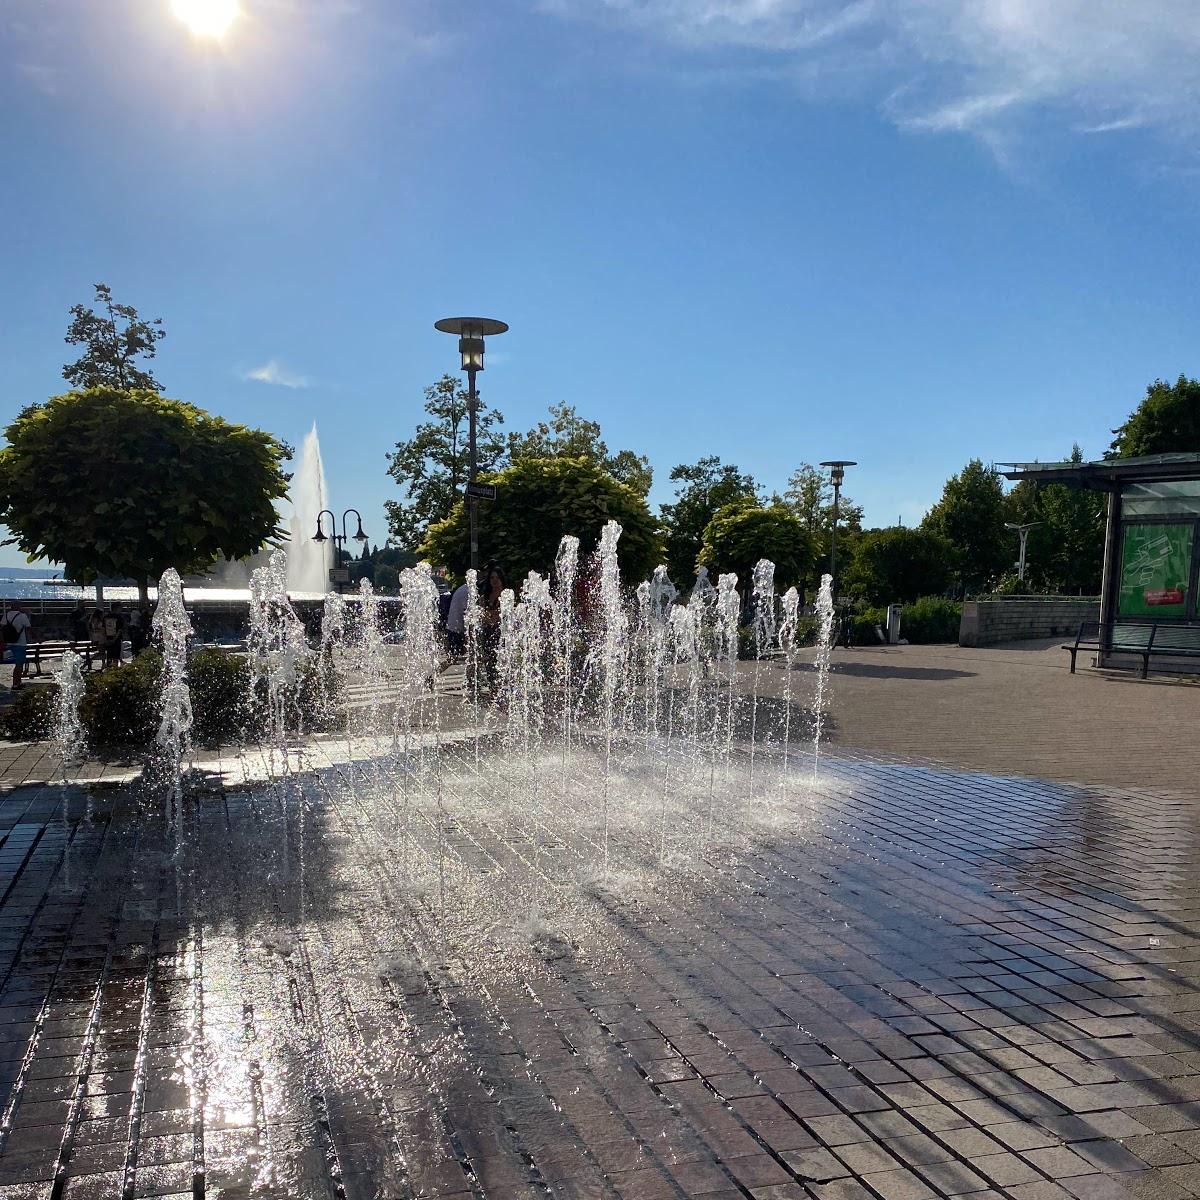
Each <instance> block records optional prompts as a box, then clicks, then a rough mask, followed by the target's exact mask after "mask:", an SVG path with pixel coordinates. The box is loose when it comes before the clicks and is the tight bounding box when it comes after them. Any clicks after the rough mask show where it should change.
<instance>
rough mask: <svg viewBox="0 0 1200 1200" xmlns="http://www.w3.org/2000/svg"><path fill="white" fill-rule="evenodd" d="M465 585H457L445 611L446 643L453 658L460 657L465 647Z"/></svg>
mask: <svg viewBox="0 0 1200 1200" xmlns="http://www.w3.org/2000/svg"><path fill="white" fill-rule="evenodd" d="M466 618H467V585H466V584H465V583H464V584H462V585H461V586H460V587H458V588H457V589H456V590H455V592H454V595H453V596H451V597H450V611H449V612H447V613H446V644H447V645H448V646H449V647H450V653H451V654H452V655H453V656H454V657H455V658H462V656H463V655H464V654H465V653H466V649H467V641H466V634H467V624H466Z"/></svg>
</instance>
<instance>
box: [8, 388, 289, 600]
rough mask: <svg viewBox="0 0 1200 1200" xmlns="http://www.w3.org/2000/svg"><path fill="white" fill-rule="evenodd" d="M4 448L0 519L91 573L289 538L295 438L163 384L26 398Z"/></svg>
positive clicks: (207, 557) (146, 570)
mask: <svg viewBox="0 0 1200 1200" xmlns="http://www.w3.org/2000/svg"><path fill="white" fill-rule="evenodd" d="M5 433H6V436H7V438H8V443H9V444H8V445H7V446H6V447H5V448H4V449H3V450H0V522H3V524H5V525H7V526H8V529H9V531H10V532H11V534H12V535H13V536H12V538H11V540H10V543H9V544H15V545H16V546H17V547H19V549H20V550H21V551H23V552H24V553H25V554H26V555H28V556H29V558H30V559H49V560H50V561H51V562H60V563H62V564H63V565H64V566H65V568H66V572H67V574H68V575H69V576H70V577H71V578H72V579H76V580H78V581H80V582H81V583H86V582H88V581H90V580H93V579H96V578H132V579H136V580H138V581H145V580H147V579H156V578H157V577H158V576H159V575H161V574H162V572H163V571H165V570H166V569H167V567H175V568H176V569H177V570H178V571H180V572H181V573H192V572H201V571H204V570H207V569H208V568H209V567H210V566H211V565H212V563H213V562H214V561H215V560H216V559H217V558H218V557H219V556H220V555H225V556H227V557H229V558H234V559H236V558H245V557H248V556H249V555H251V554H253V553H254V552H255V551H256V550H258V549H259V548H260V547H261V546H262V545H263V543H264V542H267V541H270V540H272V539H274V538H276V537H278V536H279V535H280V533H281V531H280V529H279V528H278V524H277V523H278V515H277V513H276V511H275V503H274V502H275V501H276V500H279V499H282V498H283V497H284V496H285V495H286V494H287V477H286V475H285V474H284V472H283V470H282V466H281V464H282V463H283V461H284V459H285V458H286V457H287V451H286V448H285V447H284V446H283V445H282V444H281V443H280V442H278V441H277V440H276V439H275V438H273V437H272V436H271V435H270V434H268V433H264V432H262V431H261V430H257V429H249V428H247V427H246V426H244V425H233V424H230V423H229V422H226V421H224V420H222V419H221V418H220V417H214V416H211V415H209V414H208V413H206V412H204V411H203V410H202V409H200V408H197V407H195V406H194V405H191V404H185V403H184V402H183V401H180V400H169V399H167V398H165V397H163V396H160V395H159V394H158V393H157V392H155V391H153V390H141V391H121V390H117V389H114V388H90V389H88V390H87V391H81V392H68V393H66V394H65V395H62V396H55V397H53V398H52V399H50V400H48V401H47V402H46V403H44V404H34V405H31V406H30V407H28V408H26V409H25V410H24V411H22V413H21V414H20V415H19V416H18V417H17V418H16V420H15V421H13V422H12V424H11V425H9V426H8V428H7V429H6V430H5Z"/></svg>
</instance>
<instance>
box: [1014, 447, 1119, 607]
mask: <svg viewBox="0 0 1200 1200" xmlns="http://www.w3.org/2000/svg"><path fill="white" fill-rule="evenodd" d="M1071 462H1083V451H1082V450H1080V448H1079V447H1078V446H1077V445H1076V446H1073V447H1072V448H1071ZM1007 503H1008V514H1009V516H1008V519H1009V520H1010V521H1012V522H1013V523H1014V524H1018V525H1023V524H1026V523H1031V522H1034V521H1036V522H1037V525H1035V526H1034V528H1033V529H1031V530H1030V531H1029V543H1028V547H1027V553H1026V581H1027V583H1028V585H1029V586H1030V587H1036V588H1038V589H1039V590H1040V589H1046V590H1049V591H1054V592H1062V593H1065V594H1080V593H1082V594H1085V595H1089V596H1094V595H1097V594H1098V593H1099V591H1100V574H1101V571H1102V569H1103V562H1104V522H1105V506H1104V498H1103V496H1101V495H1098V494H1097V493H1096V492H1091V491H1088V490H1086V489H1083V488H1069V487H1066V486H1065V485H1064V484H1061V483H1046V484H1038V483H1035V482H1034V481H1033V480H1030V479H1023V480H1021V482H1020V483H1018V484H1017V486H1016V487H1015V488H1013V490H1012V491H1011V492H1009V494H1008V501H1007ZM1009 533H1010V536H1011V538H1012V542H1011V546H1012V550H1013V554H1012V558H1013V559H1015V558H1016V555H1017V551H1018V542H1017V534H1016V533H1015V532H1013V531H1012V530H1010V531H1009Z"/></svg>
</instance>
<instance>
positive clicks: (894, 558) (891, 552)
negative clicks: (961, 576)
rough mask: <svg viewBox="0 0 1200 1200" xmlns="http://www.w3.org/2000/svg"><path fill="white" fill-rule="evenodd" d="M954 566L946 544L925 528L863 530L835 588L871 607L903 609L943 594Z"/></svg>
mask: <svg viewBox="0 0 1200 1200" xmlns="http://www.w3.org/2000/svg"><path fill="white" fill-rule="evenodd" d="M953 562H954V552H953V550H952V549H951V547H950V545H949V543H948V542H946V541H945V539H944V538H942V537H941V536H940V535H938V534H936V533H932V532H930V531H929V530H928V529H905V528H904V527H903V526H902V525H901V526H895V527H893V528H891V529H868V530H866V531H865V532H864V533H862V534H860V535H859V537H858V538H857V539H856V540H855V543H854V550H853V552H852V554H851V555H850V560H849V563H848V564H847V566H846V570H845V572H844V573H843V575H842V578H841V581H840V583H841V587H842V590H844V591H845V592H847V593H848V594H849V595H852V596H861V597H862V598H863V599H864V600H866V601H867V602H868V603H870V604H892V603H902V604H903V603H906V602H908V601H910V600H916V599H917V598H918V597H919V596H936V595H938V594H940V593H941V592H944V591H945V590H946V589H947V588H948V587H949V586H950V582H951V579H952V578H953V574H954V567H953Z"/></svg>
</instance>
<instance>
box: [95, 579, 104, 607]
mask: <svg viewBox="0 0 1200 1200" xmlns="http://www.w3.org/2000/svg"><path fill="white" fill-rule="evenodd" d="M103 603H104V584H102V583H101V582H100V581H99V580H98V579H97V580H96V604H97V606H99V605H102V604H103Z"/></svg>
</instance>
